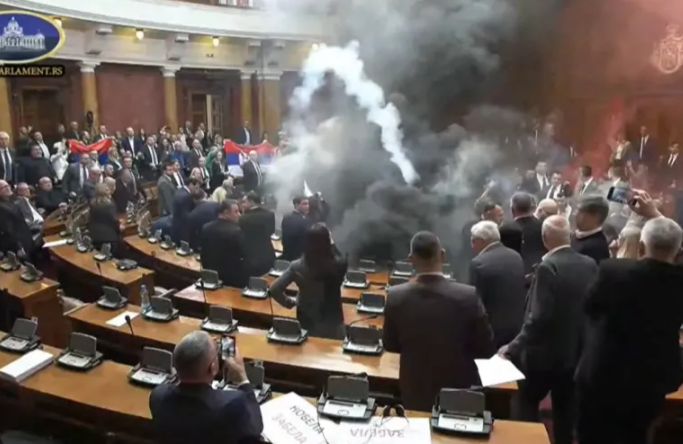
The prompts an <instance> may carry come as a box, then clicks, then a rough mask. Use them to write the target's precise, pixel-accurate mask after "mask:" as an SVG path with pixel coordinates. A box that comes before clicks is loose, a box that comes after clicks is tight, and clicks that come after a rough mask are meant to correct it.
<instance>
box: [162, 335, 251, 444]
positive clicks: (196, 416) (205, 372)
mask: <svg viewBox="0 0 683 444" xmlns="http://www.w3.org/2000/svg"><path fill="white" fill-rule="evenodd" d="M231 339H232V342H231V341H230V340H231ZM236 352H237V350H236V347H235V342H234V339H233V338H224V339H223V341H222V342H221V343H219V344H217V343H216V342H215V341H214V340H213V339H212V338H211V336H209V334H208V333H206V332H204V331H195V332H192V333H190V334H188V335H187V336H185V337H184V338H183V339H181V340H180V342H179V343H178V345H176V347H175V349H174V350H173V366H174V367H175V369H176V372H177V375H178V383H173V384H163V385H160V386H158V387H156V388H155V389H154V390H152V393H151V395H150V398H149V409H150V411H151V412H152V424H153V427H154V431H155V434H156V438H157V440H158V442H160V443H164V444H195V443H203V444H213V443H216V444H218V443H220V444H226V443H227V444H233V443H235V444H236V443H239V442H243V441H244V440H258V439H259V437H260V435H261V433H262V432H263V419H262V417H261V409H260V407H259V404H258V402H257V400H256V396H255V394H254V389H253V388H252V386H251V384H250V383H249V380H248V379H247V374H246V370H245V368H244V361H243V360H242V358H241V357H240V356H239V355H238V354H237V353H236ZM221 359H222V360H223V364H224V368H225V370H226V373H227V375H228V376H229V377H231V379H232V380H231V381H230V382H232V383H234V384H235V385H236V386H237V389H236V390H217V389H214V388H213V387H212V383H213V381H214V378H215V377H216V375H217V374H218V372H219V369H220V362H221Z"/></svg>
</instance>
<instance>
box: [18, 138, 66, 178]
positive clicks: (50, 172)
mask: <svg viewBox="0 0 683 444" xmlns="http://www.w3.org/2000/svg"><path fill="white" fill-rule="evenodd" d="M30 150H31V155H30V157H27V158H25V159H23V160H22V162H21V164H20V165H19V168H18V170H17V180H18V181H19V182H26V183H27V184H29V185H31V186H36V185H37V184H38V181H39V180H40V178H41V177H49V178H51V179H52V180H53V181H55V182H56V181H57V174H56V173H55V170H54V169H53V168H52V163H50V158H49V157H48V158H45V157H43V154H42V152H41V149H40V147H39V146H38V145H37V144H36V143H32V144H31V145H30Z"/></svg>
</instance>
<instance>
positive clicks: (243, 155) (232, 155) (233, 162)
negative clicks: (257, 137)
mask: <svg viewBox="0 0 683 444" xmlns="http://www.w3.org/2000/svg"><path fill="white" fill-rule="evenodd" d="M223 152H224V153H225V163H226V165H227V166H228V172H229V173H230V174H231V175H233V176H237V177H241V176H242V168H240V165H242V164H243V163H244V162H245V160H247V152H246V151H245V149H244V148H243V147H242V145H238V144H236V143H235V142H233V141H232V140H225V141H223Z"/></svg>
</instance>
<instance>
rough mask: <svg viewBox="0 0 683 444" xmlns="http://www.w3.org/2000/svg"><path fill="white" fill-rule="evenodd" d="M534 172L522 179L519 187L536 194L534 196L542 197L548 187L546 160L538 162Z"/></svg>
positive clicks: (546, 192)
mask: <svg viewBox="0 0 683 444" xmlns="http://www.w3.org/2000/svg"><path fill="white" fill-rule="evenodd" d="M534 173H535V174H534ZM534 173H530V174H529V175H528V176H527V177H526V178H525V180H523V181H522V184H521V186H520V188H521V189H522V190H523V191H526V192H527V193H529V194H531V195H533V196H536V198H538V199H542V198H544V197H545V196H546V195H547V194H548V189H550V180H549V179H548V164H547V163H546V162H538V163H537V164H536V169H535V172H534Z"/></svg>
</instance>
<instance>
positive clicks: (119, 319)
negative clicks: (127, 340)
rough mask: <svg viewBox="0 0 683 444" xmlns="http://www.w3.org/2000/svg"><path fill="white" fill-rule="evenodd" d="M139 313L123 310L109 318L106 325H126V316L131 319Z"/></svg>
mask: <svg viewBox="0 0 683 444" xmlns="http://www.w3.org/2000/svg"><path fill="white" fill-rule="evenodd" d="M139 314H140V313H136V312H134V311H124V312H123V313H121V314H120V315H118V316H116V317H114V318H111V319H110V320H108V321H107V325H111V326H113V327H123V326H124V325H126V316H130V319H131V320H133V319H135V318H136V317H137V316H138V315H139Z"/></svg>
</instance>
